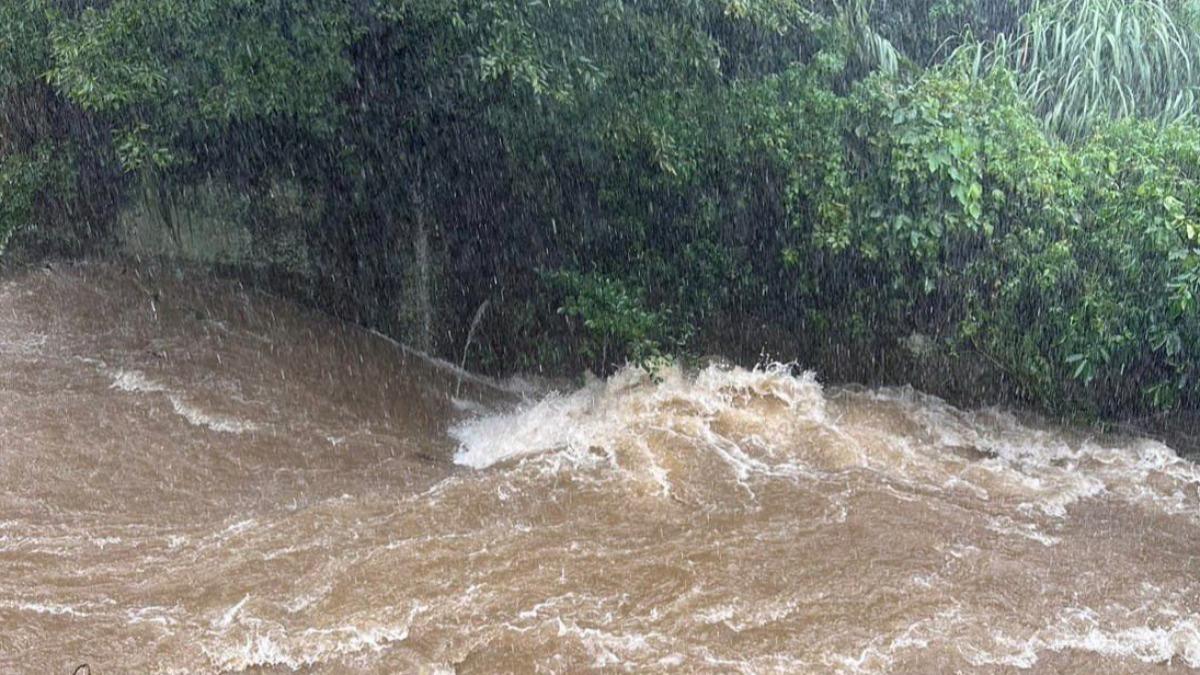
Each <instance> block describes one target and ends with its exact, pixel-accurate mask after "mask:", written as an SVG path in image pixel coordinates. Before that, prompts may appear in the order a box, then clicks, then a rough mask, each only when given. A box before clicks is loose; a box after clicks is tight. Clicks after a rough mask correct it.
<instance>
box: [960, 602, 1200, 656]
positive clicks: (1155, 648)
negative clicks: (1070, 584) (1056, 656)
mask: <svg viewBox="0 0 1200 675" xmlns="http://www.w3.org/2000/svg"><path fill="white" fill-rule="evenodd" d="M993 637H994V639H995V641H996V647H997V649H994V650H991V651H989V650H984V649H978V648H973V647H965V648H960V651H961V652H962V653H963V655H964V656H965V657H966V658H967V660H968V661H969V662H970V663H971V664H972V665H975V666H984V665H1003V666H1011V667H1016V668H1022V669H1025V668H1032V667H1034V666H1035V665H1037V663H1038V661H1039V653H1041V652H1044V651H1051V652H1063V651H1072V650H1074V651H1083V652H1090V653H1093V654H1099V655H1101V656H1105V657H1108V658H1116V659H1136V660H1138V661H1142V662H1144V663H1173V662H1176V661H1181V662H1182V663H1183V664H1184V665H1186V666H1187V667H1189V668H1200V616H1198V615H1195V614H1191V615H1187V616H1181V617H1178V618H1176V619H1175V620H1174V621H1172V622H1170V623H1166V624H1162V625H1157V626H1151V625H1135V626H1127V627H1122V628H1118V627H1115V626H1112V625H1106V622H1105V621H1103V620H1102V619H1101V618H1100V617H1099V615H1098V614H1097V613H1096V612H1095V611H1094V610H1091V609H1088V608H1072V609H1068V610H1065V611H1064V612H1062V614H1061V615H1060V617H1059V619H1058V621H1057V622H1056V623H1055V624H1054V625H1052V626H1050V627H1048V628H1045V629H1043V630H1040V631H1038V632H1037V633H1036V634H1034V635H1033V636H1032V637H1030V638H1028V639H1024V640H1021V639H1014V638H1012V637H1011V636H1008V635H1003V634H1000V635H995V636H993Z"/></svg>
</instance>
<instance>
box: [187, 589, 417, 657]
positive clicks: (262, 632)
mask: <svg viewBox="0 0 1200 675" xmlns="http://www.w3.org/2000/svg"><path fill="white" fill-rule="evenodd" d="M245 602H246V600H245V599H243V600H242V601H241V602H239V603H238V604H237V605H235V606H234V607H231V608H230V610H228V611H227V612H226V613H225V615H223V616H222V618H221V621H219V622H217V625H214V628H217V629H218V630H217V632H216V638H217V639H216V640H215V642H214V643H213V644H209V645H206V646H205V647H204V651H205V653H206V654H207V656H208V658H209V660H210V662H211V663H212V664H213V666H215V667H216V668H217V669H218V670H220V671H222V672H242V671H245V670H250V669H253V668H267V667H273V666H283V667H286V668H290V669H292V670H300V669H302V668H310V667H312V666H315V665H317V664H321V663H327V662H329V661H331V660H334V659H337V658H339V657H343V656H349V655H352V654H356V653H359V652H366V651H370V652H381V651H383V650H384V649H386V648H388V647H389V646H390V645H392V644H395V643H398V642H403V641H404V640H407V639H408V635H409V628H410V626H411V625H412V621H413V619H414V618H415V617H416V615H417V614H419V613H420V612H422V611H424V609H425V608H424V606H423V605H419V604H418V605H415V606H414V607H413V608H412V609H411V610H410V611H409V613H408V616H407V619H405V620H404V621H401V622H398V623H397V622H388V621H382V620H362V621H359V622H355V623H346V624H342V625H336V626H331V627H320V628H317V627H309V628H304V629H288V628H286V627H284V626H283V625H281V624H278V623H274V622H271V621H266V620H263V619H259V618H256V617H252V616H247V615H246V613H245V611H243V608H244V603H245ZM235 610H237V611H235ZM225 617H229V623H228V624H225V623H223V621H224V619H225Z"/></svg>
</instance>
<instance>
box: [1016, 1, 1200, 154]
mask: <svg viewBox="0 0 1200 675" xmlns="http://www.w3.org/2000/svg"><path fill="white" fill-rule="evenodd" d="M1193 16H1194V11H1193V8H1192V7H1191V5H1185V3H1183V2H1180V1H1179V0H1039V1H1038V2H1037V3H1036V4H1035V5H1034V7H1033V9H1032V11H1031V12H1030V13H1029V14H1028V15H1026V17H1025V19H1024V21H1023V29H1022V32H1021V34H1020V35H1018V36H1017V37H1016V38H1015V39H1013V40H1011V41H1006V40H1003V39H1002V40H999V41H998V44H997V48H998V50H997V51H998V52H1004V53H1006V56H1007V57H1008V59H1010V63H1011V65H1013V66H1014V67H1015V68H1016V70H1017V72H1018V73H1019V74H1020V78H1019V81H1020V83H1021V87H1022V89H1023V90H1024V94H1025V95H1026V97H1027V98H1028V99H1029V100H1030V101H1031V102H1032V103H1033V105H1034V107H1035V109H1036V110H1037V112H1038V113H1039V114H1040V115H1041V116H1042V117H1043V119H1045V120H1046V123H1047V125H1048V127H1049V128H1050V129H1051V130H1053V131H1054V132H1056V133H1057V134H1058V135H1059V136H1060V137H1062V138H1064V139H1066V140H1077V139H1079V138H1082V137H1084V136H1086V135H1088V134H1089V133H1090V132H1091V130H1092V129H1093V128H1094V127H1095V126H1096V124H1097V123H1099V122H1102V121H1103V120H1106V119H1117V118H1123V117H1131V116H1136V117H1141V118H1148V119H1157V120H1160V121H1163V122H1170V121H1173V120H1177V119H1179V118H1181V117H1185V116H1188V115H1191V114H1193V113H1194V112H1195V111H1196V104H1197V98H1198V96H1197V93H1198V90H1200V37H1198V36H1197V32H1196V30H1195V25H1194V23H1193Z"/></svg>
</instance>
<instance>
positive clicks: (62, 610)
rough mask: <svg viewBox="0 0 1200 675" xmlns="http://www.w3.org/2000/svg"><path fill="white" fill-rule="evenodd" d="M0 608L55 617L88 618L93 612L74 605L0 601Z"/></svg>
mask: <svg viewBox="0 0 1200 675" xmlns="http://www.w3.org/2000/svg"><path fill="white" fill-rule="evenodd" d="M0 607H4V608H7V609H13V610H16V611H18V612H31V613H33V614H50V615H54V616H73V617H87V616H90V615H91V612H87V611H84V610H82V609H80V608H79V607H76V606H73V605H63V604H58V603H53V602H13V601H0Z"/></svg>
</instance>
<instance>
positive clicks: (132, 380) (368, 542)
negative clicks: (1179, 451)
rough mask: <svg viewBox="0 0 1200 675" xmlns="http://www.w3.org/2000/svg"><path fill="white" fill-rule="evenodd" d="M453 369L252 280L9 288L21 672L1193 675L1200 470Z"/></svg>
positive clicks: (5, 585)
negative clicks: (1188, 674)
mask: <svg viewBox="0 0 1200 675" xmlns="http://www.w3.org/2000/svg"><path fill="white" fill-rule="evenodd" d="M459 379H460V378H459V376H458V375H457V374H456V373H455V372H454V370H453V369H452V368H451V367H449V366H447V365H445V364H438V363H435V362H430V361H428V360H425V359H422V358H420V357H419V356H417V355H414V354H411V353H409V352H406V351H405V350H403V349H401V348H399V347H398V346H396V345H394V344H391V343H388V342H387V341H385V340H383V339H381V338H379V337H377V336H374V335H371V334H369V333H367V332H364V331H362V330H360V329H358V328H354V327H352V326H348V325H344V324H340V323H338V322H335V321H333V320H331V319H329V318H326V317H323V316H320V315H317V314H314V313H312V312H308V311H305V310H301V309H299V308H297V307H296V306H294V305H292V304H289V303H287V302H284V301H281V300H278V299H276V298H273V297H270V296H267V295H264V294H261V293H257V292H253V291H250V290H246V289H243V288H240V287H238V286H237V285H236V284H235V283H232V282H220V281H213V280H209V279H206V278H204V277H201V276H195V275H185V274H176V273H172V274H167V275H162V276H160V277H159V278H153V279H152V278H150V277H148V276H147V275H146V274H144V273H142V274H138V273H135V272H133V271H131V270H127V269H125V268H122V267H120V266H114V265H104V264H89V265H81V266H61V267H59V268H56V269H52V270H43V269H38V270H34V271H27V272H23V273H20V274H17V275H10V277H9V278H8V279H6V280H3V281H0V482H2V484H3V491H2V493H0V672H2V673H71V672H72V670H74V669H75V667H76V666H78V665H80V664H82V663H87V664H89V666H90V668H91V672H92V673H94V674H96V675H101V674H107V673H208V672H292V671H300V672H313V673H376V672H386V673H392V672H397V673H408V672H415V673H454V672H461V673H491V672H519V673H526V672H544V673H570V672H581V671H584V672H590V671H605V672H621V671H638V672H721V673H726V672H746V673H810V672H811V673H826V672H830V673H837V672H841V673H857V672H864V673H876V672H895V673H931V672H997V673H998V672H1062V673H1101V672H1114V673H1136V672H1147V673H1157V672H1185V671H1190V670H1192V669H1197V668H1200V470H1198V468H1197V466H1196V465H1194V464H1192V463H1190V462H1188V461H1185V460H1181V459H1179V458H1178V457H1177V456H1176V453H1175V452H1174V451H1173V450H1171V449H1170V448H1169V447H1167V446H1165V445H1163V444H1161V443H1158V442H1155V441H1152V440H1144V439H1136V438H1130V437H1115V436H1104V435H1099V434H1096V433H1094V432H1091V431H1089V430H1086V429H1074V430H1073V429H1064V428H1059V427H1055V426H1052V425H1047V424H1042V423H1039V422H1037V421H1034V420H1030V419H1026V418H1024V417H1021V416H1018V415H1014V414H1012V413H1009V412H1006V411H1003V410H998V409H985V410H981V411H974V412H970V411H962V410H958V409H955V408H953V407H951V406H949V405H947V404H946V403H944V402H942V401H940V400H938V399H935V398H932V397H929V396H925V395H922V394H920V393H918V392H915V391H912V390H910V389H853V388H833V387H822V386H821V385H820V384H819V382H818V379H817V378H816V377H814V376H813V375H812V374H801V373H799V372H797V371H794V370H793V369H791V368H787V367H784V366H764V367H761V368H758V369H756V370H745V369H738V368H732V367H722V366H717V365H713V366H709V367H707V368H705V369H702V370H699V371H698V372H687V373H684V372H680V371H678V370H667V371H665V372H663V373H662V376H661V379H660V380H659V381H651V380H650V379H648V378H647V377H646V376H644V375H643V374H641V373H639V372H637V371H634V370H626V371H624V372H621V373H618V374H617V375H616V376H614V377H612V378H611V379H609V380H607V381H594V382H591V383H589V384H587V385H586V386H584V387H582V388H579V389H576V390H571V389H570V388H562V387H560V388H559V391H550V390H549V388H548V387H547V386H546V385H534V384H530V383H525V382H522V381H520V380H510V381H506V382H503V383H489V382H487V381H484V380H483V379H482V378H476V377H473V376H469V375H468V376H464V377H463V378H462V379H463V380H464V381H463V382H462V385H461V390H459V386H458V385H459V383H458V380H459Z"/></svg>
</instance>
